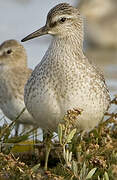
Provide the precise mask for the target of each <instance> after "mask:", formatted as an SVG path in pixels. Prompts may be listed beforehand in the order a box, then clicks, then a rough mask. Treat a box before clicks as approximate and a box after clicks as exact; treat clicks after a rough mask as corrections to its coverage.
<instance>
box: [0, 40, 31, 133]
mask: <svg viewBox="0 0 117 180" xmlns="http://www.w3.org/2000/svg"><path fill="white" fill-rule="evenodd" d="M31 72H32V70H31V69H29V68H28V67H27V55H26V51H25V49H24V47H23V46H22V45H21V44H20V43H19V42H18V41H16V40H7V41H5V42H3V43H2V44H1V45H0V108H1V109H2V111H3V113H4V115H5V116H6V117H8V118H9V119H10V120H15V119H16V117H17V116H18V115H19V114H20V113H21V111H22V110H23V108H24V107H25V104H24V85H25V83H26V82H27V79H28V78H29V76H30V74H31ZM19 123H21V124H27V125H34V119H33V118H32V116H31V115H30V114H29V112H28V111H27V110H25V111H24V112H23V114H22V115H21V116H20V118H19V119H18V120H17V125H18V124H19ZM17 128H18V127H17ZM17 131H18V129H16V134H17Z"/></svg>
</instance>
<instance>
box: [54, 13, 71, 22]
mask: <svg viewBox="0 0 117 180" xmlns="http://www.w3.org/2000/svg"><path fill="white" fill-rule="evenodd" d="M63 17H65V18H67V19H70V18H72V17H73V16H71V15H68V14H63V15H56V16H55V17H53V18H52V21H53V22H56V21H58V19H60V18H63Z"/></svg>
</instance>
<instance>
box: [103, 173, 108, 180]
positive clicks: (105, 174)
mask: <svg viewBox="0 0 117 180" xmlns="http://www.w3.org/2000/svg"><path fill="white" fill-rule="evenodd" d="M104 180H109V176H108V173H107V172H105V173H104Z"/></svg>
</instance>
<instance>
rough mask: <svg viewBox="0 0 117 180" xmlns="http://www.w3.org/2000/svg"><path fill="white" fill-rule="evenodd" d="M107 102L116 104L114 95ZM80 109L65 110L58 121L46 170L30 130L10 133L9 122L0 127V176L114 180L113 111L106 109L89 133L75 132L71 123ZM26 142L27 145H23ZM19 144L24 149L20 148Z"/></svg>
mask: <svg viewBox="0 0 117 180" xmlns="http://www.w3.org/2000/svg"><path fill="white" fill-rule="evenodd" d="M111 104H114V105H115V106H116V105H117V97H115V98H114V99H113V100H112V102H111ZM80 113H82V110H76V109H73V110H69V111H68V112H67V113H66V115H65V116H64V122H63V123H60V124H59V125H58V139H59V141H57V142H56V141H55V140H54V141H53V148H52V150H51V154H50V158H49V162H53V165H50V163H49V167H48V168H49V170H48V171H46V172H45V171H44V170H43V163H42V159H44V154H45V153H44V152H45V147H44V146H43V142H41V143H40V142H39V141H38V143H37V142H36V143H35V142H33V143H32V140H29V139H28V137H29V135H30V134H31V133H32V131H30V132H28V133H24V134H22V135H21V136H19V137H11V129H12V128H13V123H12V125H9V126H7V125H4V126H3V127H1V129H0V138H1V139H0V144H1V148H0V149H1V153H0V180H7V179H8V180H15V179H22V180H40V179H42V180H43V179H44V180H45V179H51V180H54V179H55V180H57V179H58V180H62V179H66V180H69V179H72V180H87V179H92V180H116V179H117V113H116V112H115V113H114V112H112V113H110V112H107V113H106V115H105V117H106V118H107V120H106V121H104V122H101V123H100V124H99V126H98V127H96V128H95V129H93V130H92V131H91V132H89V133H86V132H79V133H78V132H77V129H76V128H75V127H74V124H75V121H76V120H77V119H78V116H79V114H80ZM3 132H4V133H3ZM22 141H23V142H22ZM27 142H29V144H28V148H25V146H27ZM21 144H22V145H23V147H24V149H25V150H26V152H23V151H22V150H21V152H20V148H21V147H20V146H21ZM24 145H25V146H24ZM16 146H17V148H16ZM30 146H31V147H30ZM18 147H19V152H18ZM14 149H15V150H16V149H17V152H18V153H16V152H15V151H14ZM21 149H22V148H21ZM24 157H25V158H27V159H25V158H24ZM54 162H55V164H54Z"/></svg>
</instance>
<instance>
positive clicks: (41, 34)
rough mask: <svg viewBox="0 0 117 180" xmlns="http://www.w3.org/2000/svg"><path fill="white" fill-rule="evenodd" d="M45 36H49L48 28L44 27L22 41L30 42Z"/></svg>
mask: <svg viewBox="0 0 117 180" xmlns="http://www.w3.org/2000/svg"><path fill="white" fill-rule="evenodd" d="M45 34H48V29H47V26H43V27H42V28H40V29H38V30H37V31H35V32H33V33H31V34H29V35H28V36H26V37H25V38H24V39H22V40H21V42H24V41H28V40H30V39H33V38H36V37H38V36H43V35H45Z"/></svg>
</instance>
